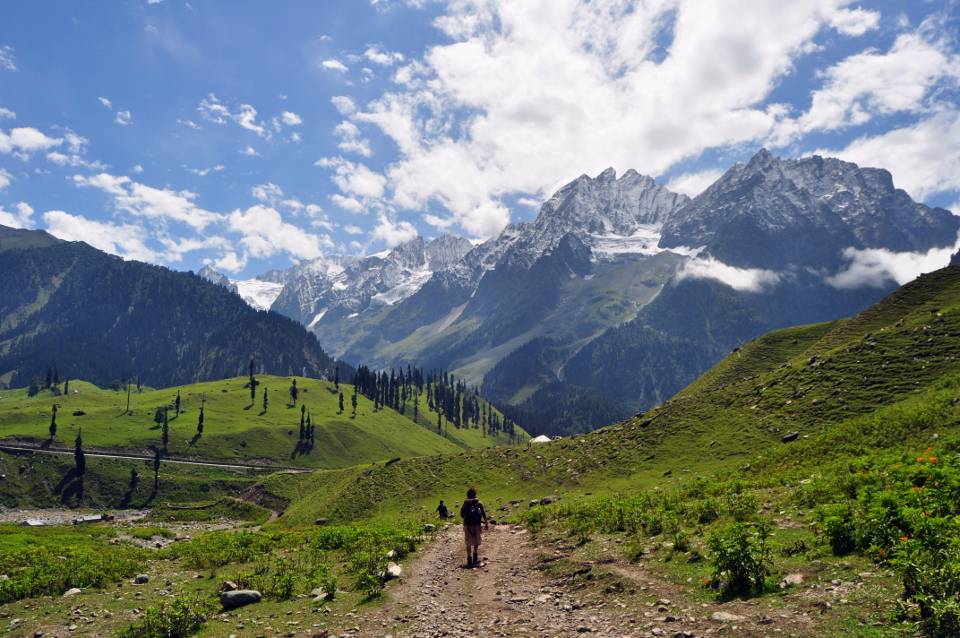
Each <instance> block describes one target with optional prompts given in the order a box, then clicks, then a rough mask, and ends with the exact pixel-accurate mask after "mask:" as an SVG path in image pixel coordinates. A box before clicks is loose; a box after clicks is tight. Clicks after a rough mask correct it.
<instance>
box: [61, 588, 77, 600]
mask: <svg viewBox="0 0 960 638" xmlns="http://www.w3.org/2000/svg"><path fill="white" fill-rule="evenodd" d="M79 593H80V589H79V588H77V587H71V588H70V589H68V590H67V591H65V592H63V597H64V598H67V597H69V596H76V595H77V594H79Z"/></svg>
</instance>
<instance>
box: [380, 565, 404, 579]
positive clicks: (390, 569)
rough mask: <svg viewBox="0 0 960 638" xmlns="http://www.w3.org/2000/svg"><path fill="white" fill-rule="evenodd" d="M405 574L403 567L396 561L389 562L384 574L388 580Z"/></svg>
mask: <svg viewBox="0 0 960 638" xmlns="http://www.w3.org/2000/svg"><path fill="white" fill-rule="evenodd" d="M402 575H403V568H402V567H400V565H397V564H396V563H388V564H387V571H386V574H384V576H385V578H386V579H387V580H393V579H394V578H400V577H401V576H402Z"/></svg>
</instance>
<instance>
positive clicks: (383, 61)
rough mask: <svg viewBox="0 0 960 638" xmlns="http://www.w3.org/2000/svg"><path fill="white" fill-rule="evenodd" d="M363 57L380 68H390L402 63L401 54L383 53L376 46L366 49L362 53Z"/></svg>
mask: <svg viewBox="0 0 960 638" xmlns="http://www.w3.org/2000/svg"><path fill="white" fill-rule="evenodd" d="M363 57H365V58H366V59H368V60H370V61H371V62H373V63H374V64H377V65H380V66H392V65H393V64H396V63H397V62H403V54H402V53H398V52H396V51H385V50H383V49H382V48H380V47H379V46H377V45H371V46H369V47H367V50H366V51H364V52H363Z"/></svg>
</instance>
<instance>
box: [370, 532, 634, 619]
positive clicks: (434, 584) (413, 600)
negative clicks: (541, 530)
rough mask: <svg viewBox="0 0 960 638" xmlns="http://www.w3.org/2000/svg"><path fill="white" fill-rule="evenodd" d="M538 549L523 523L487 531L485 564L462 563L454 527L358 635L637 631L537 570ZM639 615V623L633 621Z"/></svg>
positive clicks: (428, 550)
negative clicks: (470, 566) (467, 565)
mask: <svg viewBox="0 0 960 638" xmlns="http://www.w3.org/2000/svg"><path fill="white" fill-rule="evenodd" d="M540 551H541V550H540V549H539V548H538V547H537V546H536V545H535V544H534V542H533V541H532V540H531V539H530V537H529V535H528V534H527V533H526V531H524V530H523V529H522V528H519V527H512V526H500V527H497V528H495V529H491V531H490V532H488V533H485V534H484V539H483V545H482V546H481V557H482V560H481V562H482V567H481V568H479V569H470V570H468V569H463V568H462V565H463V563H464V562H465V559H466V556H465V555H464V552H463V529H462V528H461V527H460V526H459V525H455V526H450V527H449V528H447V529H446V530H444V531H443V532H441V533H440V534H439V535H438V537H437V539H436V540H435V541H434V542H432V543H430V544H429V545H427V546H426V547H425V548H424V549H423V551H422V553H421V554H420V555H419V556H418V557H417V559H416V560H415V561H414V562H413V563H412V565H411V566H410V567H409V568H408V571H409V573H407V574H405V575H404V577H403V579H402V580H401V582H399V583H397V584H396V585H394V586H392V587H390V588H389V601H388V602H387V603H386V604H385V605H384V606H383V607H382V608H380V609H378V610H377V611H376V612H375V613H373V614H372V615H371V617H369V618H368V619H367V622H366V624H365V626H363V627H361V628H360V631H359V633H358V634H357V635H360V636H395V637H397V638H399V637H401V636H404V637H410V638H433V637H440V636H443V637H445V638H467V637H470V638H474V637H477V636H530V637H533V636H542V637H558V636H579V635H583V634H589V635H593V636H611V637H612V636H616V637H618V638H619V637H622V636H639V635H642V634H641V633H640V632H639V631H637V632H634V631H632V630H631V627H630V622H631V619H629V618H627V617H626V616H625V614H621V613H617V612H615V611H614V610H613V609H611V608H597V607H588V606H586V605H584V604H582V603H581V602H580V601H579V600H577V599H576V598H575V597H573V596H571V595H569V594H567V593H565V592H564V591H563V589H562V588H561V587H560V586H556V585H553V584H551V583H550V582H549V579H548V578H547V577H546V576H545V575H544V574H543V573H542V572H541V571H540V570H538V569H537V564H538V560H537V556H538V554H539V553H540ZM633 622H636V621H635V620H634V621H633Z"/></svg>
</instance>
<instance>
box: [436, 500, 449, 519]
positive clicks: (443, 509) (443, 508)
mask: <svg viewBox="0 0 960 638" xmlns="http://www.w3.org/2000/svg"><path fill="white" fill-rule="evenodd" d="M437 514H439V515H440V518H441V519H442V520H444V521H445V520H447V519H448V518H450V510H448V509H447V504H446V503H444V502H443V501H440V504H439V505H437Z"/></svg>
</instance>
